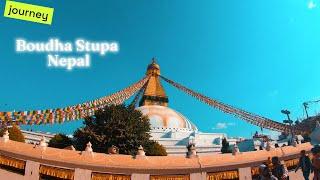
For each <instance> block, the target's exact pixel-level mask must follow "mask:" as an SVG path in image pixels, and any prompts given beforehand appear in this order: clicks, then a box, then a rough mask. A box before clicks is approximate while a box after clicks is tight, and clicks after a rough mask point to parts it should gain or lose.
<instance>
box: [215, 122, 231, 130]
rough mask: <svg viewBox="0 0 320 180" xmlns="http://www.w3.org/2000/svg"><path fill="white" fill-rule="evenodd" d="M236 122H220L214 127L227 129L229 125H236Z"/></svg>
mask: <svg viewBox="0 0 320 180" xmlns="http://www.w3.org/2000/svg"><path fill="white" fill-rule="evenodd" d="M235 125H236V124H235V123H232V122H230V123H225V122H218V123H217V124H216V125H215V126H214V127H213V128H212V129H226V128H228V126H235Z"/></svg>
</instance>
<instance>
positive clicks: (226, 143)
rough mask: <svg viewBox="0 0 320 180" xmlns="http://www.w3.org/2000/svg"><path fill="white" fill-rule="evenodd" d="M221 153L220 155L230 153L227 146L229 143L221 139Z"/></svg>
mask: <svg viewBox="0 0 320 180" xmlns="http://www.w3.org/2000/svg"><path fill="white" fill-rule="evenodd" d="M221 152H222V153H231V150H230V146H229V143H228V141H227V139H226V138H223V139H222V147H221Z"/></svg>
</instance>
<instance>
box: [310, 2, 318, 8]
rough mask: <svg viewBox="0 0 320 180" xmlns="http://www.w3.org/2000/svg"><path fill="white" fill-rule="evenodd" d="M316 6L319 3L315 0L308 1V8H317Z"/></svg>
mask: <svg viewBox="0 0 320 180" xmlns="http://www.w3.org/2000/svg"><path fill="white" fill-rule="evenodd" d="M315 7H317V4H316V3H314V2H313V1H309V2H308V8H309V9H313V8H315Z"/></svg>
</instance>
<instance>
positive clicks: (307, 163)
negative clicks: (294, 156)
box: [295, 150, 312, 180]
mask: <svg viewBox="0 0 320 180" xmlns="http://www.w3.org/2000/svg"><path fill="white" fill-rule="evenodd" d="M299 168H301V170H302V174H303V177H304V179H305V180H309V175H310V172H311V168H312V164H311V160H310V158H309V156H307V155H306V151H305V150H302V151H301V152H300V158H299V162H298V165H297V167H296V169H295V172H297V171H298V169H299Z"/></svg>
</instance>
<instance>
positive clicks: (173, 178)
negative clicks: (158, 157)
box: [150, 175, 190, 180]
mask: <svg viewBox="0 0 320 180" xmlns="http://www.w3.org/2000/svg"><path fill="white" fill-rule="evenodd" d="M150 180H190V176H189V175H151V176H150Z"/></svg>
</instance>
